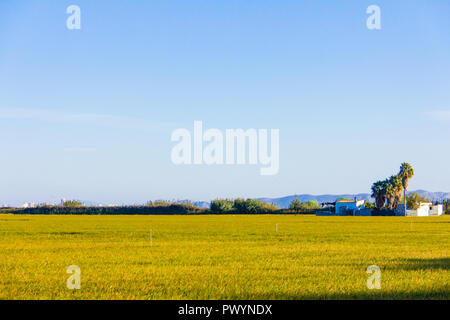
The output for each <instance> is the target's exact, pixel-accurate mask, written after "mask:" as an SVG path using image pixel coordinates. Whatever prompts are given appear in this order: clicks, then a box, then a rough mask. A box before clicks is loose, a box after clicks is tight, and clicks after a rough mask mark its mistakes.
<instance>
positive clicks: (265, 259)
mask: <svg viewBox="0 0 450 320" xmlns="http://www.w3.org/2000/svg"><path fill="white" fill-rule="evenodd" d="M277 224H278V232H276V225H277ZM150 229H151V230H152V243H150ZM449 239H450V217H448V216H446V217H427V218H409V217H315V216H294V215H293V216H286V215H284V216H281V215H258V216H248V215H247V216H246V215H235V216H233V215H223V216H213V215H208V216H35V215H0V299H449V298H450V289H449V282H450V281H449V280H450V271H449V267H450V257H449V254H450V252H449V244H450V241H449ZM69 265H77V266H79V267H80V268H81V289H80V290H69V289H67V287H66V279H67V278H68V277H69V276H70V275H69V274H67V273H66V269H67V267H68V266H69ZM369 265H378V266H379V267H380V268H381V289H380V290H369V289H367V286H366V281H367V278H368V276H369V274H367V273H366V268H367V267H368V266H369Z"/></svg>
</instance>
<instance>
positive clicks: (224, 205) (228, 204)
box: [210, 200, 234, 213]
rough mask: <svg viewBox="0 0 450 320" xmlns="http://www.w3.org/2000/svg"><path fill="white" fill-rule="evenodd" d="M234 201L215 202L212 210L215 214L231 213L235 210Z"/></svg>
mask: <svg viewBox="0 0 450 320" xmlns="http://www.w3.org/2000/svg"><path fill="white" fill-rule="evenodd" d="M233 204H234V202H233V200H213V201H212V202H211V205H210V208H211V211H212V212H214V213H223V212H230V211H232V210H233V208H234V207H233Z"/></svg>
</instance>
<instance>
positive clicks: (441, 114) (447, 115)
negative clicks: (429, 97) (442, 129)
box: [426, 110, 450, 121]
mask: <svg viewBox="0 0 450 320" xmlns="http://www.w3.org/2000/svg"><path fill="white" fill-rule="evenodd" d="M426 114H427V115H428V116H429V117H431V118H432V119H434V120H439V121H450V110H434V111H431V112H427V113H426Z"/></svg>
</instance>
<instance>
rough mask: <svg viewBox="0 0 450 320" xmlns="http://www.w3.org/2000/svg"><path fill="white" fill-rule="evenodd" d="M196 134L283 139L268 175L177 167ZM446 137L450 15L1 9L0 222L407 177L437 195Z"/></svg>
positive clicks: (449, 172)
mask: <svg viewBox="0 0 450 320" xmlns="http://www.w3.org/2000/svg"><path fill="white" fill-rule="evenodd" d="M72 4H75V5H78V6H79V7H80V8H81V29H80V30H68V29H67V27H66V20H67V18H68V17H69V14H67V13H66V8H67V7H68V6H69V5H72ZM372 4H376V5H378V6H380V8H381V27H382V29H381V30H368V29H367V27H366V19H367V18H368V16H369V15H368V14H366V8H367V7H368V6H369V5H372ZM194 120H201V121H203V125H204V126H205V127H206V128H218V129H220V130H225V129H228V128H243V129H248V128H257V129H262V128H266V129H271V128H275V129H279V130H280V170H279V173H278V174H277V175H274V176H261V175H259V166H254V165H243V166H218V165H214V166H206V165H200V166H186V165H181V166H176V165H174V164H173V163H172V162H171V160H170V152H171V149H172V147H173V146H174V143H173V142H171V141H170V137H171V133H172V131H173V130H175V129H177V128H187V129H189V130H192V127H193V122H194ZM449 137H450V2H449V1H448V0H435V1H429V0H418V1H411V0H408V1H407V0H397V1H381V0H371V1H364V0H352V1H350V0H349V1H335V0H329V1H317V0H315V1H312V0H310V1H304V0H301V1H300V0H296V1H283V0H271V1H267V0H239V1H235V0H227V1H211V0H203V1H198V0H192V1H185V0H178V1H173V0H164V1H159V0H154V1H137V0H134V1H111V0H108V1H101V0H96V1H92V0H89V1H87V0H86V1H84V0H71V1H49V0H36V1H32V0H27V1H25V0H24V1H21V0H2V1H0V143H1V150H2V152H1V157H0V173H1V175H0V203H1V204H3V203H8V204H19V203H21V202H24V201H34V202H43V201H48V202H52V201H58V199H60V198H61V197H66V198H70V199H72V198H74V199H81V200H86V201H87V200H89V201H95V202H100V203H117V204H122V203H141V202H144V201H146V200H153V199H187V198H189V199H193V200H210V199H214V198H217V197H220V198H222V197H237V196H241V197H274V196H283V195H290V194H300V193H311V194H323V193H358V192H369V190H370V186H371V183H372V182H373V181H375V180H378V179H381V178H385V177H388V176H389V175H391V174H393V173H395V172H396V171H397V170H398V167H399V166H400V163H401V162H403V161H408V162H410V163H411V164H412V165H413V167H414V168H415V171H416V175H415V177H414V178H413V179H412V181H411V183H410V189H426V190H429V191H446V192H448V191H450V166H449V159H450V141H449Z"/></svg>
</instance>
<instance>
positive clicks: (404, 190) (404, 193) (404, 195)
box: [403, 188, 406, 217]
mask: <svg viewBox="0 0 450 320" xmlns="http://www.w3.org/2000/svg"><path fill="white" fill-rule="evenodd" d="M403 200H404V206H405V209H404V210H405V217H406V188H405V189H403Z"/></svg>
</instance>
